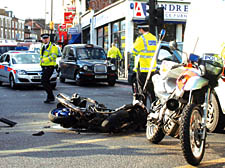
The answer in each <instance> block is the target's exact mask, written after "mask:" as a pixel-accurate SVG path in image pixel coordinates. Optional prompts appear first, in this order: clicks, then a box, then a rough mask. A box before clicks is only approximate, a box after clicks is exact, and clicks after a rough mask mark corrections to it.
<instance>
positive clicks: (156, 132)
mask: <svg viewBox="0 0 225 168" xmlns="http://www.w3.org/2000/svg"><path fill="white" fill-rule="evenodd" d="M164 136H165V134H164V132H163V130H162V127H159V126H158V125H156V124H154V123H152V122H151V121H147V127H146V138H147V140H148V141H149V142H151V143H154V144H158V143H159V142H161V141H162V139H163V138H164Z"/></svg>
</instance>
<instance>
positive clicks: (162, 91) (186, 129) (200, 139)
mask: <svg viewBox="0 0 225 168" xmlns="http://www.w3.org/2000/svg"><path fill="white" fill-rule="evenodd" d="M170 46H171V47H172V48H173V49H177V48H176V43H174V42H171V43H170ZM222 71H223V60H222V58H221V57H220V56H219V55H217V54H213V53H205V54H204V55H203V56H201V57H199V56H197V55H194V54H190V55H189V58H188V63H186V64H176V63H171V62H164V61H163V63H162V65H161V67H160V72H159V74H156V75H154V76H153V77H152V80H153V84H154V87H155V88H154V89H155V94H156V97H157V100H156V101H155V102H153V103H152V106H151V109H150V113H149V115H148V117H147V126H146V138H147V139H148V140H149V141H150V142H151V143H155V144H157V143H159V142H160V141H162V139H163V138H164V136H165V135H168V136H171V137H174V138H179V139H180V141H181V148H182V152H183V155H184V158H185V160H186V161H187V162H188V163H189V164H191V165H194V166H196V165H198V164H199V163H200V162H201V160H202V158H203V156H204V153H205V144H206V137H207V126H206V124H207V115H208V111H209V107H208V106H209V104H210V100H211V97H212V96H213V94H214V92H215V91H214V88H215V87H216V86H217V85H218V80H219V78H220V77H221V74H222Z"/></svg>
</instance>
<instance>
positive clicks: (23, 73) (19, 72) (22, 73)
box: [17, 70, 27, 75]
mask: <svg viewBox="0 0 225 168" xmlns="http://www.w3.org/2000/svg"><path fill="white" fill-rule="evenodd" d="M17 73H18V75H27V72H26V71H25V70H17Z"/></svg>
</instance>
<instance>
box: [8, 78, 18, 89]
mask: <svg viewBox="0 0 225 168" xmlns="http://www.w3.org/2000/svg"><path fill="white" fill-rule="evenodd" d="M9 84H10V87H11V88H12V89H16V88H17V86H16V83H15V80H14V77H13V76H12V75H10V77H9Z"/></svg>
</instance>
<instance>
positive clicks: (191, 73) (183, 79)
mask: <svg viewBox="0 0 225 168" xmlns="http://www.w3.org/2000/svg"><path fill="white" fill-rule="evenodd" d="M208 82H209V81H208V80H207V79H205V78H202V77H201V76H200V74H199V72H198V71H196V70H195V69H193V68H188V67H187V68H186V70H185V71H184V72H183V73H182V74H181V75H180V76H179V78H178V79H177V83H176V87H177V88H176V96H178V97H180V96H182V95H183V94H184V92H185V91H190V90H197V89H201V88H202V87H204V86H206V85H207V84H208Z"/></svg>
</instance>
